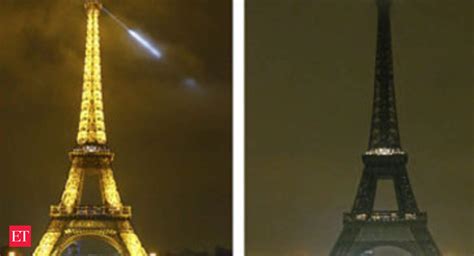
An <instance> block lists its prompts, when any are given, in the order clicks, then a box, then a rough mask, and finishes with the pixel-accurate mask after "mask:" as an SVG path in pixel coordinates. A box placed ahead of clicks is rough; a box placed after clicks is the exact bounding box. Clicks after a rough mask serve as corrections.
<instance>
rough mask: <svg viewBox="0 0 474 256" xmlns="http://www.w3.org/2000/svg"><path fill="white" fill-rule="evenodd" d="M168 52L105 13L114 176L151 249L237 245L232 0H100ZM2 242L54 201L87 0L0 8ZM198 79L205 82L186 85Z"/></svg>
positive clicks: (44, 214) (70, 136)
mask: <svg viewBox="0 0 474 256" xmlns="http://www.w3.org/2000/svg"><path fill="white" fill-rule="evenodd" d="M104 3H105V5H106V6H107V8H108V9H109V10H110V11H111V12H113V13H114V14H116V15H117V16H119V17H120V18H122V19H123V20H124V21H126V22H127V24H129V25H130V26H131V27H133V28H136V29H137V30H140V31H142V32H143V33H144V34H145V35H146V36H147V37H149V38H150V39H152V40H153V41H155V42H156V43H157V44H159V45H160V47H162V48H163V49H164V51H165V58H164V59H162V60H159V61H157V60H155V59H153V58H151V57H150V56H149V55H148V54H147V53H146V52H145V51H143V49H141V48H140V47H139V46H137V45H136V43H135V42H134V41H132V40H131V39H130V37H128V36H127V34H126V33H125V32H124V31H123V30H122V29H121V28H120V27H119V26H118V25H117V24H115V23H114V22H113V21H112V19H110V18H109V17H107V16H106V15H103V16H102V19H101V35H102V38H101V39H102V41H101V42H102V64H103V76H104V77H103V82H104V101H105V115H106V122H107V123H106V124H107V132H108V136H109V142H110V145H111V147H112V149H113V150H114V151H115V153H116V161H115V163H114V170H115V176H116V179H117V182H118V186H119V189H120V191H121V193H122V197H123V198H124V201H125V203H127V204H131V205H132V207H133V209H134V224H135V226H136V229H137V231H138V233H139V235H140V237H141V239H142V241H143V242H144V244H145V246H146V247H147V248H149V249H151V250H157V249H160V250H170V249H183V248H186V247H187V248H195V249H200V248H210V247H213V246H215V245H218V244H220V245H223V246H227V247H230V245H231V82H230V79H231V73H230V72H231V71H230V67H231V43H230V42H231V3H230V1H220V0H216V1H214V0H212V1H211V0H189V1H174V0H173V1H171V0H156V1H153V0H140V1H133V2H130V1H118V2H117V1H115V2H114V1H104ZM0 21H1V23H2V24H3V28H2V30H1V32H0V38H1V40H0V83H1V84H0V90H1V94H0V108H1V111H0V120H1V121H0V134H1V135H0V144H1V145H2V146H1V147H0V155H1V156H2V157H1V161H2V163H3V165H2V168H1V171H0V174H1V180H2V181H3V182H2V185H1V186H0V192H1V193H0V209H1V211H0V219H1V222H0V229H1V230H3V231H1V230H0V231H1V232H0V241H8V240H7V238H8V234H7V226H8V225H10V224H15V223H16V224H31V225H33V229H34V235H33V238H34V243H37V242H38V239H39V237H40V235H41V232H43V231H44V229H45V228H46V225H47V222H48V209H49V205H50V204H55V203H57V202H58V200H59V197H60V194H61V193H62V189H63V187H64V184H65V181H66V175H67V171H68V168H69V161H68V159H67V152H68V151H69V150H70V149H71V148H72V147H73V146H74V139H75V135H76V130H77V123H78V117H79V104H80V92H81V86H82V68H83V56H84V43H85V14H84V10H83V8H82V1H80V0H77V1H72V0H70V1H64V0H63V1H59V0H54V1H3V2H2V4H1V8H0ZM189 77H191V78H193V79H195V80H196V81H197V83H198V85H199V91H197V90H191V89H190V88H187V87H186V86H184V85H183V80H184V79H186V78H189Z"/></svg>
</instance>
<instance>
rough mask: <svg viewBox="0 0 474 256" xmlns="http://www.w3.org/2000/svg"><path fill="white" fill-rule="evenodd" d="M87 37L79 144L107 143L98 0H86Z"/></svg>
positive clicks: (100, 5) (99, 6)
mask: <svg viewBox="0 0 474 256" xmlns="http://www.w3.org/2000/svg"><path fill="white" fill-rule="evenodd" d="M84 6H85V8H86V11H87V38H86V56H85V62H84V78H83V83H84V84H83V89H82V103H81V115H80V120H79V132H78V134H77V144H78V145H79V146H83V145H105V144H106V143H107V136H106V134H105V121H104V106H103V102H102V75H101V66H100V34H99V15H100V10H101V9H102V4H101V2H100V1H99V0H86V1H85V4H84Z"/></svg>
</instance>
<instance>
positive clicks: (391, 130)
mask: <svg viewBox="0 0 474 256" xmlns="http://www.w3.org/2000/svg"><path fill="white" fill-rule="evenodd" d="M376 2H377V7H378V25H377V26H378V28H377V53H376V61H375V79H374V80H375V81H374V83H375V85H374V99H373V101H374V102H373V110H372V124H371V130H370V139H369V149H368V151H367V154H382V155H387V154H400V153H403V151H402V149H401V144H400V133H399V130H398V119H397V110H396V102H395V87H394V79H393V57H392V45H391V29H390V5H391V1H390V0H376Z"/></svg>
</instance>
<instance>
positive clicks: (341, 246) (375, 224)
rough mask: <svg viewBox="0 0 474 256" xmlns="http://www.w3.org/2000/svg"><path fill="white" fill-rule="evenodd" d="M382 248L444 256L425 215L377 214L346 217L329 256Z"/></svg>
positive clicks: (353, 255)
mask: <svg viewBox="0 0 474 256" xmlns="http://www.w3.org/2000/svg"><path fill="white" fill-rule="evenodd" d="M382 246H392V247H397V248H400V249H403V250H405V251H407V252H408V253H410V254H411V255H412V256H441V252H440V251H439V249H438V247H437V246H436V244H435V242H434V240H433V238H432V237H431V234H430V232H429V231H428V227H427V218H426V214H425V213H406V214H404V215H400V213H399V212H398V211H379V212H377V211H375V212H372V213H370V214H354V213H346V214H344V228H343V230H342V233H341V234H340V236H339V238H338V240H337V242H336V244H335V246H334V247H333V249H332V251H331V254H330V256H361V255H365V254H364V253H365V252H367V251H369V250H371V249H374V248H377V247H382Z"/></svg>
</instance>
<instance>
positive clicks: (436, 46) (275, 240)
mask: <svg viewBox="0 0 474 256" xmlns="http://www.w3.org/2000/svg"><path fill="white" fill-rule="evenodd" d="M393 2H394V4H393V11H392V14H393V15H392V28H393V45H394V55H395V64H394V66H395V80H396V81H395V86H396V92H397V101H398V102H397V103H398V114H399V122H400V131H401V136H402V145H403V147H404V149H405V150H406V151H407V152H408V154H409V156H410V160H409V165H408V168H409V175H410V178H411V182H412V186H413V189H414V192H415V195H416V198H417V201H418V204H419V207H420V208H421V209H422V210H426V211H427V212H428V216H429V228H430V230H431V232H432V234H433V236H434V238H435V240H436V241H437V243H438V245H439V247H440V249H441V250H442V251H443V252H444V255H456V256H458V255H459V256H467V255H471V254H472V253H473V252H474V233H473V232H474V219H473V217H472V216H473V214H474V204H473V196H474V188H473V187H474V177H473V175H474V173H473V171H474V167H473V166H474V163H473V153H474V150H473V145H474V141H473V133H472V129H473V112H472V111H473V105H474V104H473V103H474V102H473V91H472V82H473V75H472V68H473V48H472V45H473V43H474V42H473V28H472V25H473V21H472V10H473V8H472V1H470V0H454V1H445V0H429V1H428V0H393ZM246 33H247V35H246V40H247V45H246V50H247V52H246V56H247V57H246V58H247V59H246V64H247V67H246V82H247V87H246V88H247V89H246V124H247V131H246V136H247V146H246V149H247V152H246V156H247V162H246V166H247V171H246V188H247V191H246V193H247V194H246V203H247V208H246V213H247V216H246V220H247V221H246V223H247V225H246V228H247V230H246V234H247V238H246V241H247V252H248V254H247V255H249V256H267V255H268V256H269V255H272V256H280V255H285V256H286V255H328V253H329V251H330V248H331V247H332V246H333V244H334V243H335V241H336V239H337V236H338V234H339V232H340V231H341V230H342V213H343V212H344V211H349V210H350V209H351V206H352V203H353V200H354V197H355V193H356V189H357V186H358V183H359V179H360V176H361V173H362V167H363V166H362V161H361V158H360V157H361V154H362V153H363V152H364V151H365V149H366V148H367V142H368V132H369V123H370V114H371V113H370V111H371V106H372V93H373V75H374V59H375V56H374V55H375V42H376V41H375V38H376V35H375V33H376V8H375V4H374V1H373V0H355V1H354V0H338V1H332V0H331V1H330V0H320V1H310V0H258V1H247V6H246ZM382 190H384V191H388V190H387V189H386V188H384V189H382ZM392 194H393V193H392ZM377 200H378V201H382V205H383V204H384V201H385V204H390V203H392V204H393V200H389V198H388V197H387V196H385V195H381V196H380V197H378V198H377Z"/></svg>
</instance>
